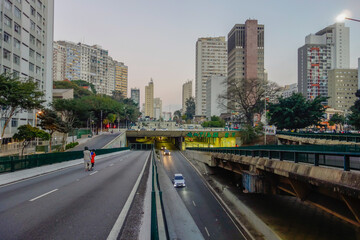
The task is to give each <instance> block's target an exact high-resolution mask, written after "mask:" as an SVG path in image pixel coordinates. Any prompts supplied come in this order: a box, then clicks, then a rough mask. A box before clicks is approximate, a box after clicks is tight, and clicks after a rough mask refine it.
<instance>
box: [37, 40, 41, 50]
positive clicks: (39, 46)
mask: <svg viewBox="0 0 360 240" xmlns="http://www.w3.org/2000/svg"><path fill="white" fill-rule="evenodd" d="M36 47H38V48H41V42H40V40H39V39H37V40H36Z"/></svg>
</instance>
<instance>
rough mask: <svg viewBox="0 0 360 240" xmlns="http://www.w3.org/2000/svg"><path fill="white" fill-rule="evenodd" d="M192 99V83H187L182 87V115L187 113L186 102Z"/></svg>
mask: <svg viewBox="0 0 360 240" xmlns="http://www.w3.org/2000/svg"><path fill="white" fill-rule="evenodd" d="M191 97H192V81H187V82H186V83H184V84H183V86H182V113H183V114H185V112H186V100H187V99H189V98H191Z"/></svg>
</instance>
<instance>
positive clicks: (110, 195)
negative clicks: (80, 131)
mask: <svg viewBox="0 0 360 240" xmlns="http://www.w3.org/2000/svg"><path fill="white" fill-rule="evenodd" d="M148 156H149V152H145V151H133V152H130V151H127V152H120V153H118V154H115V155H114V154H112V155H111V156H107V157H104V158H102V159H99V160H97V161H96V163H95V170H94V171H90V172H86V171H84V167H83V165H77V166H74V167H71V168H67V169H64V170H61V171H57V172H53V173H49V174H47V175H43V176H40V177H36V178H32V179H28V180H25V181H22V182H18V183H14V184H10V185H7V186H3V187H0V239H106V238H107V237H108V235H109V233H110V231H111V230H112V228H113V227H114V224H115V222H116V220H117V218H118V216H119V213H120V212H121V210H122V209H123V206H124V204H125V202H126V200H127V198H128V196H129V194H130V192H131V191H132V189H133V187H134V184H135V182H136V180H137V178H138V176H139V174H140V172H141V170H142V168H143V166H144V164H145V162H146V159H147V158H148Z"/></svg>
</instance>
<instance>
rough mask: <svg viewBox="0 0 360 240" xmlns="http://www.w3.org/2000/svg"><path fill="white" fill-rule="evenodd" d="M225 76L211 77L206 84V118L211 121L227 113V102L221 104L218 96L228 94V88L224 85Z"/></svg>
mask: <svg viewBox="0 0 360 240" xmlns="http://www.w3.org/2000/svg"><path fill="white" fill-rule="evenodd" d="M225 79H226V77H225V76H210V77H209V79H208V80H207V82H206V93H207V94H206V118H207V119H209V120H210V118H211V116H220V114H222V113H226V112H227V107H226V106H227V102H226V101H225V102H224V101H223V100H222V102H221V104H220V102H219V99H218V96H219V95H220V94H225V93H226V92H227V86H226V84H224V81H225Z"/></svg>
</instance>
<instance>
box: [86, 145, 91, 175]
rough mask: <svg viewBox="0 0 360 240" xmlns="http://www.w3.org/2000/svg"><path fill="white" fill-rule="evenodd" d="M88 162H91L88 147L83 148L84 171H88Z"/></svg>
mask: <svg viewBox="0 0 360 240" xmlns="http://www.w3.org/2000/svg"><path fill="white" fill-rule="evenodd" d="M90 160H91V152H90V151H89V148H88V147H85V149H84V165H85V171H89V170H90V166H91V165H90Z"/></svg>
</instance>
